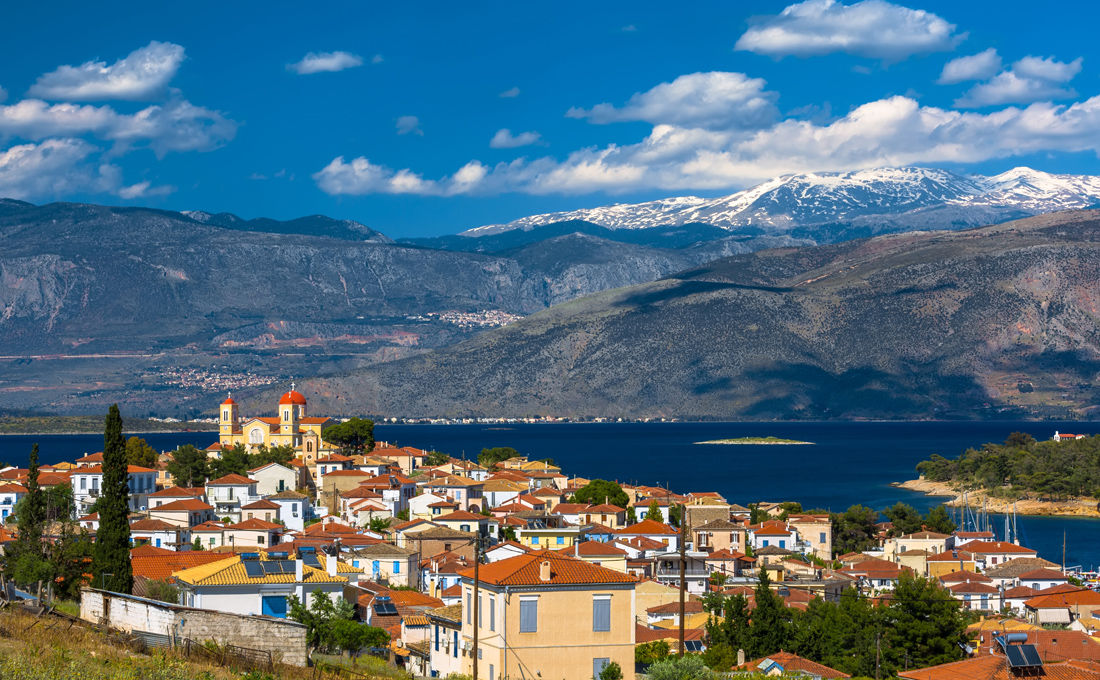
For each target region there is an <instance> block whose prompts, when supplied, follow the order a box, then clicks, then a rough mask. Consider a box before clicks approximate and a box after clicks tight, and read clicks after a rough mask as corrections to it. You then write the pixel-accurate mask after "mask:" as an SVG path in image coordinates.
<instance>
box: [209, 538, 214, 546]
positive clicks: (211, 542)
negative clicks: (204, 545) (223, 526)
mask: <svg viewBox="0 0 1100 680" xmlns="http://www.w3.org/2000/svg"><path fill="white" fill-rule="evenodd" d="M210 545H214V537H213V536H211V537H210Z"/></svg>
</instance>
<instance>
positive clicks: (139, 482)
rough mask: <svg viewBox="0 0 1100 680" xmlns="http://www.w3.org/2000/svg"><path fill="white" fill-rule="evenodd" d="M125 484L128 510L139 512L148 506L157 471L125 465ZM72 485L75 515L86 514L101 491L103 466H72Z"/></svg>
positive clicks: (155, 483)
mask: <svg viewBox="0 0 1100 680" xmlns="http://www.w3.org/2000/svg"><path fill="white" fill-rule="evenodd" d="M127 472H128V475H127V486H129V487H130V511H131V512H140V511H144V510H146V509H147V508H148V507H149V495H150V494H151V493H153V492H154V491H156V487H157V471H156V470H153V469H150V468H145V467H138V466H137V465H130V466H128V467H127ZM69 480H70V483H71V484H72V486H73V502H74V504H75V505H76V514H77V516H78V517H79V516H81V515H86V514H88V508H90V507H92V504H93V503H95V502H96V500H98V499H99V496H100V494H101V493H103V466H102V465H89V466H88V467H81V468H74V469H73V471H72V474H71V475H70V477H69Z"/></svg>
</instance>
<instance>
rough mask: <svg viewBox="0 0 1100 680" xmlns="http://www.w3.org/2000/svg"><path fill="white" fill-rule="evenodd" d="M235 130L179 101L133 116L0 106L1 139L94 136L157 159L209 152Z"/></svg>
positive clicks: (105, 110) (80, 108) (31, 104)
mask: <svg viewBox="0 0 1100 680" xmlns="http://www.w3.org/2000/svg"><path fill="white" fill-rule="evenodd" d="M236 129H237V125H236V123H234V122H233V121H231V120H229V119H227V118H226V117H225V116H223V115H222V114H220V113H218V112H217V111H211V110H210V109H206V108H203V107H201V106H195V105H194V104H192V103H190V102H187V101H184V100H182V99H178V98H174V99H171V100H169V101H168V102H165V103H164V104H157V105H153V106H149V107H146V108H144V109H142V110H140V111H138V112H136V113H133V114H123V113H119V112H117V111H115V110H114V109H113V108H111V107H110V106H93V105H91V104H84V105H81V104H48V103H46V102H44V101H42V100H41V99H24V100H22V101H19V102H16V103H14V104H11V105H7V106H4V105H0V138H4V137H18V138H22V139H28V140H41V139H45V138H48V137H59V136H63V137H70V136H77V135H92V136H95V137H98V138H100V139H104V140H108V141H113V142H115V143H116V144H117V145H118V146H119V149H122V148H125V147H128V146H132V145H140V144H147V145H148V146H149V147H150V148H152V149H153V151H155V152H156V153H157V154H158V155H163V154H164V153H167V152H169V151H209V150H211V149H215V148H218V147H219V146H221V145H222V144H224V143H225V142H227V141H229V140H230V139H232V138H233V136H234V135H235V134H236Z"/></svg>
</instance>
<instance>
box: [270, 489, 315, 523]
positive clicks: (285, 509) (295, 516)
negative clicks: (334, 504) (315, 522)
mask: <svg viewBox="0 0 1100 680" xmlns="http://www.w3.org/2000/svg"><path fill="white" fill-rule="evenodd" d="M266 500H269V501H271V502H272V503H275V504H276V505H278V506H279V519H280V520H281V521H282V523H283V525H284V526H286V528H287V531H302V530H304V529H305V526H306V520H308V519H312V513H311V512H310V511H311V510H312V509H313V506H312V505H310V504H309V503H307V502H306V501H307V499H306V497H305V495H304V494H300V493H298V492H297V491H293V490H290V489H287V490H286V491H280V492H279V493H277V494H274V495H271V496H268V497H267V498H266Z"/></svg>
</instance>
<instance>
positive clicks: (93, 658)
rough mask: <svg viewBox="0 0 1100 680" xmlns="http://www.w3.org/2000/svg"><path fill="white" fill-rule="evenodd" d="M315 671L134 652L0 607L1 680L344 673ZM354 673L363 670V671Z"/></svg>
mask: <svg viewBox="0 0 1100 680" xmlns="http://www.w3.org/2000/svg"><path fill="white" fill-rule="evenodd" d="M317 670H318V669H313V668H311V669H303V668H293V667H289V666H284V667H276V668H275V669H274V670H273V671H270V672H269V671H248V670H244V669H238V668H232V667H222V666H218V665H215V664H213V663H211V662H207V661H203V660H201V659H194V658H191V659H188V658H184V657H182V656H179V655H177V654H175V653H173V652H171V651H162V650H153V651H152V652H149V653H142V652H136V651H134V650H132V649H130V648H129V647H127V646H125V645H123V644H121V643H119V642H118V641H116V640H113V639H109V638H108V637H107V636H106V635H105V634H104V633H101V632H98V631H96V630H94V629H91V628H86V627H84V626H82V625H78V624H77V625H72V626H70V625H69V622H68V621H65V620H62V619H58V618H54V617H49V616H45V617H41V618H36V617H35V616H33V615H31V614H28V613H25V612H22V611H18V610H15V609H9V610H5V611H0V678H3V680H139V679H140V680H301V678H304V677H310V678H322V677H331V678H335V677H343V676H339V675H332V674H329V673H318V672H315V671H317ZM358 672H359V673H364V672H365V669H362V670H358ZM370 677H374V675H373V674H371V675H370ZM378 677H382V676H378ZM390 677H393V676H392V675H391V676H390ZM406 677H408V676H406Z"/></svg>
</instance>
